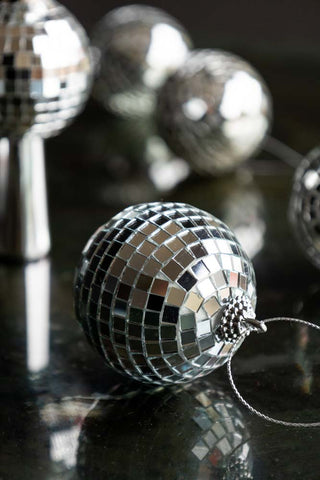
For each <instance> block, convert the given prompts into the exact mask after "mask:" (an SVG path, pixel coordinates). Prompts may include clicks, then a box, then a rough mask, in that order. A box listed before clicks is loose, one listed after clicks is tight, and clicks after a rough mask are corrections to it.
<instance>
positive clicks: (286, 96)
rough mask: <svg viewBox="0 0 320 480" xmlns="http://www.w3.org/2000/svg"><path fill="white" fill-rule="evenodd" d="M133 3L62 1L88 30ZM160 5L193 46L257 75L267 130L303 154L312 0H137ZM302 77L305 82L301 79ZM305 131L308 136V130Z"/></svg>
mask: <svg viewBox="0 0 320 480" xmlns="http://www.w3.org/2000/svg"><path fill="white" fill-rule="evenodd" d="M130 3H133V2H117V1H115V0H110V1H105V0H93V1H91V2H87V1H84V0H80V1H79V0H64V1H63V4H64V5H65V6H66V7H67V8H69V9H70V10H71V11H72V12H73V13H74V14H75V15H76V16H77V17H78V19H79V20H80V22H81V23H82V24H83V26H84V27H85V28H86V29H87V32H88V34H89V35H90V34H91V32H92V30H93V28H94V25H95V23H96V22H97V21H98V20H99V19H101V18H102V17H103V16H104V15H105V14H106V13H107V12H108V11H110V10H112V9H113V8H115V7H119V6H121V5H126V4H130ZM140 3H141V4H143V3H146V4H149V5H152V6H155V7H159V8H163V9H164V10H166V11H167V12H168V13H170V14H172V15H174V16H175V17H176V18H177V19H178V20H180V22H181V23H182V24H183V25H184V26H185V27H186V29H187V30H188V31H189V33H190V35H191V37H192V38H193V41H194V45H195V47H196V48H222V49H226V50H230V51H232V52H234V53H236V54H239V55H241V56H243V57H244V58H246V59H247V60H248V61H249V62H251V63H252V64H253V65H254V66H255V67H256V68H257V69H258V70H259V71H260V73H261V74H262V75H263V77H264V78H265V80H266V82H267V84H268V85H269V88H270V90H271V93H272V97H273V101H274V117H275V120H274V128H273V133H274V135H276V136H277V137H278V138H280V139H281V140H282V141H285V142H287V143H288V144H290V145H291V146H292V147H295V148H296V149H297V150H299V151H301V152H303V153H305V152H307V151H308V150H309V149H310V148H311V147H312V146H313V145H312V142H313V141H314V138H315V137H317V135H318V133H317V132H318V130H316V131H312V132H310V129H309V131H306V129H305V128H304V126H305V123H306V121H308V122H310V121H311V123H312V124H317V120H318V115H319V109H318V107H317V105H318V104H319V103H320V30H319V17H320V2H319V1H318V0H308V1H302V0H296V1H292V0H278V1H277V0H271V1H270V0H269V1H266V0H255V1H253V0H250V1H249V0H240V1H236V0H224V1H212V0H200V1H199V0H198V1H190V0H185V1H172V0H165V1H161V2H150V1H147V2H143V1H141V2H140ZM306 78H308V81H307V82H306ZM309 134H311V135H309Z"/></svg>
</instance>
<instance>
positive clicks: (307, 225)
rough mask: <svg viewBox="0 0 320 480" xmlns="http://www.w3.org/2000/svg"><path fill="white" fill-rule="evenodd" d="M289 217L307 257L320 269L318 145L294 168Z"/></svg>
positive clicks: (319, 167) (319, 150) (319, 158)
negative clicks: (295, 169)
mask: <svg viewBox="0 0 320 480" xmlns="http://www.w3.org/2000/svg"><path fill="white" fill-rule="evenodd" d="M289 214H290V219H291V222H292V224H293V226H294V230H295V233H296V237H297V239H298V241H299V243H300V245H301V247H302V250H303V252H304V253H305V255H307V257H308V258H309V260H311V262H312V263H313V264H314V265H315V266H316V267H318V268H320V148H319V147H317V148H315V149H314V150H312V151H311V152H310V153H309V154H308V155H307V157H306V158H304V159H303V160H302V162H301V164H300V165H299V167H298V168H297V171H296V174H295V178H294V183H293V188H292V195H291V202H290V212H289Z"/></svg>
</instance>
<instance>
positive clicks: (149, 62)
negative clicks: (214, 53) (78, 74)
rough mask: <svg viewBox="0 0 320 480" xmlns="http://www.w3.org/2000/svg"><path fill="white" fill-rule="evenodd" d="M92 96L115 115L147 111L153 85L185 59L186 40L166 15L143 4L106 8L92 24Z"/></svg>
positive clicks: (152, 99)
mask: <svg viewBox="0 0 320 480" xmlns="http://www.w3.org/2000/svg"><path fill="white" fill-rule="evenodd" d="M92 43H93V45H94V47H96V56H97V62H98V63H100V66H99V67H98V76H97V80H96V85H95V88H94V95H95V97H96V98H97V99H98V100H99V101H100V102H101V103H102V104H103V105H104V106H105V108H107V109H108V110H111V111H112V112H114V113H117V114H120V115H125V116H127V115H129V116H130V115H144V114H148V113H150V112H152V111H153V109H154V105H155V99H156V91H157V90H158V89H159V87H161V86H162V85H163V83H164V81H165V80H166V78H167V77H168V75H169V74H171V73H172V72H174V71H175V70H176V69H177V68H178V67H179V66H180V65H181V64H182V63H183V62H184V60H185V58H186V56H187V53H188V49H189V47H190V46H191V40H190V38H189V36H188V34H187V33H186V31H185V30H184V28H183V27H182V26H181V25H180V24H179V23H178V22H177V21H176V20H175V19H174V18H173V17H171V16H170V15H168V14H167V13H165V12H163V11H162V10H159V9H157V8H152V7H148V6H143V5H130V6H125V7H121V8H117V9H116V10H113V11H112V12H110V13H108V14H107V15H106V16H105V17H104V18H103V19H102V20H101V21H100V22H99V23H98V25H97V27H96V29H95V31H94V34H93V37H92Z"/></svg>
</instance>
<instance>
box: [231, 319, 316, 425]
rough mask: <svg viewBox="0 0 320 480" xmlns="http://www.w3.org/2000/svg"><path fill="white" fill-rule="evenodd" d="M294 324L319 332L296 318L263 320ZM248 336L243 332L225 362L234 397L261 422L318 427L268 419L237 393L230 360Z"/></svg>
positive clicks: (313, 423)
mask: <svg viewBox="0 0 320 480" xmlns="http://www.w3.org/2000/svg"><path fill="white" fill-rule="evenodd" d="M282 321H284V322H294V323H299V324H302V325H306V326H308V327H311V328H315V329H316V330H319V331H320V326H318V325H315V324H314V323H311V322H307V321H305V320H300V319H298V318H288V317H276V318H268V319H267V320H264V321H263V322H264V323H271V322H282ZM247 335H248V331H245V332H244V333H243V334H242V335H241V336H240V337H239V338H238V340H237V342H236V343H235V344H234V345H233V347H232V349H231V351H230V354H229V358H228V361H227V372H228V377H229V381H230V385H231V387H232V390H233V392H234V393H235V395H236V397H237V398H238V400H239V401H240V402H241V403H242V404H243V405H244V406H245V407H246V408H247V409H248V410H250V412H252V413H254V414H255V415H257V416H258V417H260V418H263V420H266V421H268V422H272V423H276V424H277V425H283V426H285V427H296V428H314V427H320V422H310V423H306V422H286V421H285V420H278V419H277V418H273V417H270V416H269V415H266V414H264V413H262V412H260V411H259V410H257V409H256V408H254V407H253V406H252V405H250V404H249V403H248V402H247V401H246V400H245V399H244V398H243V396H242V395H241V393H240V392H239V390H238V388H237V387H236V385H235V382H234V378H233V374H232V359H233V355H234V353H235V352H236V350H237V348H238V345H239V344H241V342H242V340H243V339H244V338H245V337H246V336H247Z"/></svg>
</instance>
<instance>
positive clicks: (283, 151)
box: [263, 136, 303, 168]
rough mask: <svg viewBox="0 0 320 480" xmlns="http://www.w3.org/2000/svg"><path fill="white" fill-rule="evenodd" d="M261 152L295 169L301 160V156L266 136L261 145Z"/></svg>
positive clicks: (278, 141)
mask: <svg viewBox="0 0 320 480" xmlns="http://www.w3.org/2000/svg"><path fill="white" fill-rule="evenodd" d="M263 150H264V151H265V152H267V153H270V154H271V155H274V156H275V157H277V158H279V159H280V160H282V161H284V162H285V163H286V164H287V165H289V166H290V167H293V168H297V166H298V165H299V163H300V162H301V160H302V158H303V155H301V154H300V153H298V152H297V151H296V150H294V149H293V148H291V147H289V146H288V145H286V144H285V143H283V142H281V141H280V140H277V139H276V138H274V137H271V136H267V138H266V140H265V143H264V145H263Z"/></svg>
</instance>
